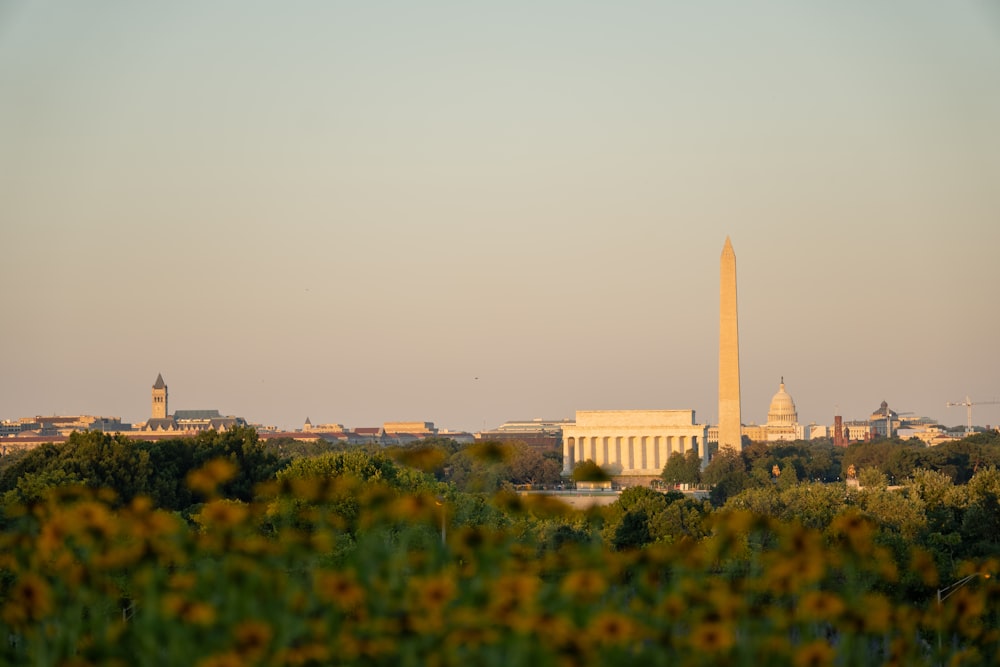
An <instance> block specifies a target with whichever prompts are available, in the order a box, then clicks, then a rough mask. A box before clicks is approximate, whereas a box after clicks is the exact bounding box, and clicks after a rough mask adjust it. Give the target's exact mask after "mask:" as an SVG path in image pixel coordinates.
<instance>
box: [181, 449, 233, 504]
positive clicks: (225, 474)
mask: <svg viewBox="0 0 1000 667" xmlns="http://www.w3.org/2000/svg"><path fill="white" fill-rule="evenodd" d="M236 472H237V470H236V465H235V464H234V463H233V462H232V461H229V460H228V459H221V458H220V459H212V460H211V461H209V462H208V463H206V464H205V465H203V466H202V467H201V468H198V469H197V470H192V471H191V472H189V473H188V475H187V484H188V487H189V488H190V489H191V490H192V491H197V492H198V493H201V494H202V495H205V496H212V495H214V494H215V491H216V489H217V488H218V487H219V486H220V485H222V484H225V483H226V482H228V481H229V480H231V479H232V478H233V477H235V476H236Z"/></svg>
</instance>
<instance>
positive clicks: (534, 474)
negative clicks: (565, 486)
mask: <svg viewBox="0 0 1000 667" xmlns="http://www.w3.org/2000/svg"><path fill="white" fill-rule="evenodd" d="M511 448H512V450H513V452H512V455H511V457H510V463H509V464H508V465H509V466H510V474H511V477H510V481H511V482H513V483H514V484H558V483H559V482H560V480H561V479H562V466H561V465H560V464H559V463H557V462H556V460H555V459H553V458H551V457H547V456H545V455H543V454H542V453H541V452H539V451H538V450H537V449H535V448H533V447H529V446H528V445H526V444H524V443H522V442H514V443H511Z"/></svg>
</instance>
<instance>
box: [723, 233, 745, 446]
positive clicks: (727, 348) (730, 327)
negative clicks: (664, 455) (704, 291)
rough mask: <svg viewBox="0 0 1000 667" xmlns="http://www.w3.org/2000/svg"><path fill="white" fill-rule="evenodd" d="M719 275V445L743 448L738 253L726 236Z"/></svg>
mask: <svg viewBox="0 0 1000 667" xmlns="http://www.w3.org/2000/svg"><path fill="white" fill-rule="evenodd" d="M720 264H721V266H720V272H719V275H720V278H719V449H722V448H723V447H732V448H733V449H735V450H736V451H741V450H742V449H743V438H742V437H741V436H742V433H741V428H740V427H741V421H740V336H739V330H738V329H739V328H738V325H737V318H736V253H735V252H733V244H732V243H730V241H729V237H728V236H727V237H726V245H724V246H723V247H722V261H721V263H720Z"/></svg>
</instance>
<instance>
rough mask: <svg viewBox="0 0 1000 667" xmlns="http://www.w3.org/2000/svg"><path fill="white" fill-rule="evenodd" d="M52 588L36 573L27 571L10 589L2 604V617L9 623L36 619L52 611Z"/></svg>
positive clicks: (15, 623)
mask: <svg viewBox="0 0 1000 667" xmlns="http://www.w3.org/2000/svg"><path fill="white" fill-rule="evenodd" d="M52 609H53V605H52V589H51V588H50V587H49V584H48V583H47V582H46V581H45V580H44V579H42V578H41V577H39V576H38V575H37V574H34V573H31V572H27V573H25V574H24V575H22V576H21V578H20V579H18V580H17V581H16V582H15V583H14V586H13V588H11V590H10V595H9V598H8V601H7V604H6V605H4V609H3V619H4V621H5V622H7V623H9V624H11V625H17V624H19V623H23V622H25V621H29V620H30V621H38V620H40V619H42V618H45V617H46V616H48V615H49V614H50V613H52Z"/></svg>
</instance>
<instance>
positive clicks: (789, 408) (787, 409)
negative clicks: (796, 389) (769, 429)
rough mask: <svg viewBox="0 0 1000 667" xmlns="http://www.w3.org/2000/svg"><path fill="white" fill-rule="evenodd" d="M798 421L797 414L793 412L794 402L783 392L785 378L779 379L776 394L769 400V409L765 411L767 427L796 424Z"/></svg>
mask: <svg viewBox="0 0 1000 667" xmlns="http://www.w3.org/2000/svg"><path fill="white" fill-rule="evenodd" d="M798 421H799V413H798V412H797V411H796V410H795V401H793V400H792V397H791V395H790V394H789V393H788V392H787V391H785V378H781V385H780V386H779V387H778V393H777V394H775V395H774V398H772V399H771V408H770V409H769V410H768V411H767V423H768V425H771V424H796V423H798Z"/></svg>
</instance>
